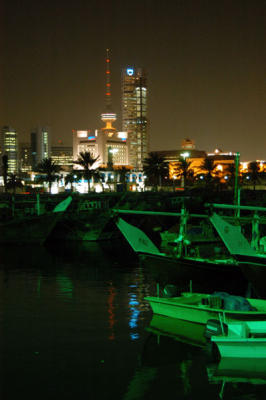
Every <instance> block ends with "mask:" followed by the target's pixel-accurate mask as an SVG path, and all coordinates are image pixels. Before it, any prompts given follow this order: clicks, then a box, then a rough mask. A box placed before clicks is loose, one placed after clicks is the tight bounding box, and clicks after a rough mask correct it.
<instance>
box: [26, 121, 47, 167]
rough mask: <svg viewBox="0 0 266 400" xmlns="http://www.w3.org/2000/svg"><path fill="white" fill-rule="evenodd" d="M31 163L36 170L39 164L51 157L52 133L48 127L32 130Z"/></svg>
mask: <svg viewBox="0 0 266 400" xmlns="http://www.w3.org/2000/svg"><path fill="white" fill-rule="evenodd" d="M30 140H31V143H30V144H31V165H32V170H33V171H34V170H35V168H36V167H37V165H38V164H39V163H40V162H41V161H42V160H43V159H44V158H49V157H50V147H51V145H50V135H49V129H48V128H40V127H39V128H36V129H34V130H33V131H32V132H31V135H30Z"/></svg>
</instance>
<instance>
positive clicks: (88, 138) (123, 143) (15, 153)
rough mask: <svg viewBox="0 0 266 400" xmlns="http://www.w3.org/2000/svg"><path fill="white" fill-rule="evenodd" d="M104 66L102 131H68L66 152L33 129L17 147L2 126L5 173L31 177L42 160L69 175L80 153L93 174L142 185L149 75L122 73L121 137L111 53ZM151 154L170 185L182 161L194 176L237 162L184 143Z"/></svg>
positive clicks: (46, 131) (264, 167) (244, 165)
mask: <svg viewBox="0 0 266 400" xmlns="http://www.w3.org/2000/svg"><path fill="white" fill-rule="evenodd" d="M105 65H106V70H105V105H104V110H103V113H102V114H101V115H100V116H99V117H100V119H101V123H102V126H101V127H100V126H99V127H98V128H96V129H94V130H93V129H88V128H84V127H83V128H82V127H76V128H74V129H72V146H65V145H64V143H63V142H62V141H60V140H59V141H58V143H57V144H56V145H52V144H51V142H52V140H51V139H52V134H51V129H50V127H45V126H41V127H40V126H39V127H36V128H34V129H32V130H31V131H30V132H29V137H30V140H29V142H27V143H26V142H21V143H19V141H18V133H17V131H16V130H15V129H14V128H12V127H10V126H3V127H2V128H1V132H0V157H2V156H3V155H6V156H7V158H8V173H13V174H18V173H25V174H27V173H28V174H30V173H34V172H35V171H36V170H37V166H38V164H39V163H40V162H41V161H42V160H43V159H45V158H51V159H52V161H53V162H54V163H55V164H56V165H59V166H60V167H61V170H62V171H66V172H68V171H71V170H72V169H73V165H74V168H76V169H78V168H81V167H79V166H78V165H76V164H75V163H73V162H75V161H77V160H78V158H79V156H80V153H84V152H89V153H90V154H91V155H92V156H93V157H94V158H97V162H96V163H95V164H94V165H93V167H92V168H102V169H105V170H106V171H108V170H109V171H111V170H112V168H119V167H120V168H121V167H127V168H128V170H130V171H131V173H132V176H133V180H134V179H135V177H139V176H140V178H139V179H142V180H143V176H144V174H142V173H143V166H144V161H145V159H146V158H147V157H148V155H149V152H150V137H149V123H148V116H147V111H148V87H147V74H146V71H145V70H144V69H143V68H139V67H134V66H128V67H125V68H123V69H122V72H121V121H122V126H121V130H120V131H119V130H117V129H116V127H115V123H116V120H117V115H116V113H115V112H114V110H113V108H112V96H111V93H112V92H111V69H110V55H109V50H107V54H106V60H105ZM70 132H71V131H70ZM70 134H71V133H70ZM154 153H157V154H158V155H160V156H161V157H163V158H164V159H165V161H167V162H168V163H169V177H170V179H178V176H177V174H176V171H177V164H178V162H179V161H180V158H183V159H186V160H187V161H188V162H189V163H190V168H191V169H192V170H193V171H197V173H199V171H200V165H202V161H203V160H204V159H206V158H208V159H209V160H213V162H214V164H215V166H216V170H217V172H219V173H220V174H223V175H224V176H225V174H226V171H227V170H228V168H229V167H230V165H232V164H234V162H235V157H236V154H235V153H232V152H228V153H224V152H222V151H221V150H220V149H216V150H215V151H214V152H213V153H206V152H205V151H204V150H198V149H196V146H195V142H194V141H193V140H191V139H183V140H182V143H181V147H180V148H179V149H171V150H169V151H167V150H162V151H157V152H154ZM248 164H249V163H248V162H241V163H240V172H247V171H248ZM259 168H260V171H261V172H265V171H266V162H264V161H260V162H259ZM134 174H135V175H134ZM141 174H142V175H141ZM107 175H108V172H107ZM109 175H110V174H109ZM109 175H108V176H109ZM0 176H1V171H0Z"/></svg>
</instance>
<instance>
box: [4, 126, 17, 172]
mask: <svg viewBox="0 0 266 400" xmlns="http://www.w3.org/2000/svg"><path fill="white" fill-rule="evenodd" d="M0 154H1V156H3V155H7V157H8V170H7V172H8V173H12V174H15V173H17V172H18V136H17V132H16V131H15V129H13V128H11V127H10V126H3V127H2V130H1V141H0Z"/></svg>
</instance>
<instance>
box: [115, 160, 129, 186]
mask: <svg viewBox="0 0 266 400" xmlns="http://www.w3.org/2000/svg"><path fill="white" fill-rule="evenodd" d="M116 171H117V173H118V174H119V183H121V184H122V188H123V192H125V191H126V190H127V182H126V178H127V174H128V173H129V172H130V169H129V168H127V167H125V166H124V165H123V166H122V167H120V168H117V169H116Z"/></svg>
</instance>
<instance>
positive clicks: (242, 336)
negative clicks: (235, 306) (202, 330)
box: [211, 321, 266, 359]
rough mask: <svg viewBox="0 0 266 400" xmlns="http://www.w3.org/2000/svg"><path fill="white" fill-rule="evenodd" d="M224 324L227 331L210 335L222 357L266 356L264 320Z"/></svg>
mask: <svg viewBox="0 0 266 400" xmlns="http://www.w3.org/2000/svg"><path fill="white" fill-rule="evenodd" d="M226 325H227V328H228V329H227V333H225V332H224V333H222V334H221V335H217V336H216V335H213V336H212V337H211V341H212V342H213V343H215V344H216V345H217V347H218V350H219V352H220V355H221V357H222V358H223V357H231V358H232V357H233V358H252V359H254V358H266V321H239V322H233V323H227V324H226Z"/></svg>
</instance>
